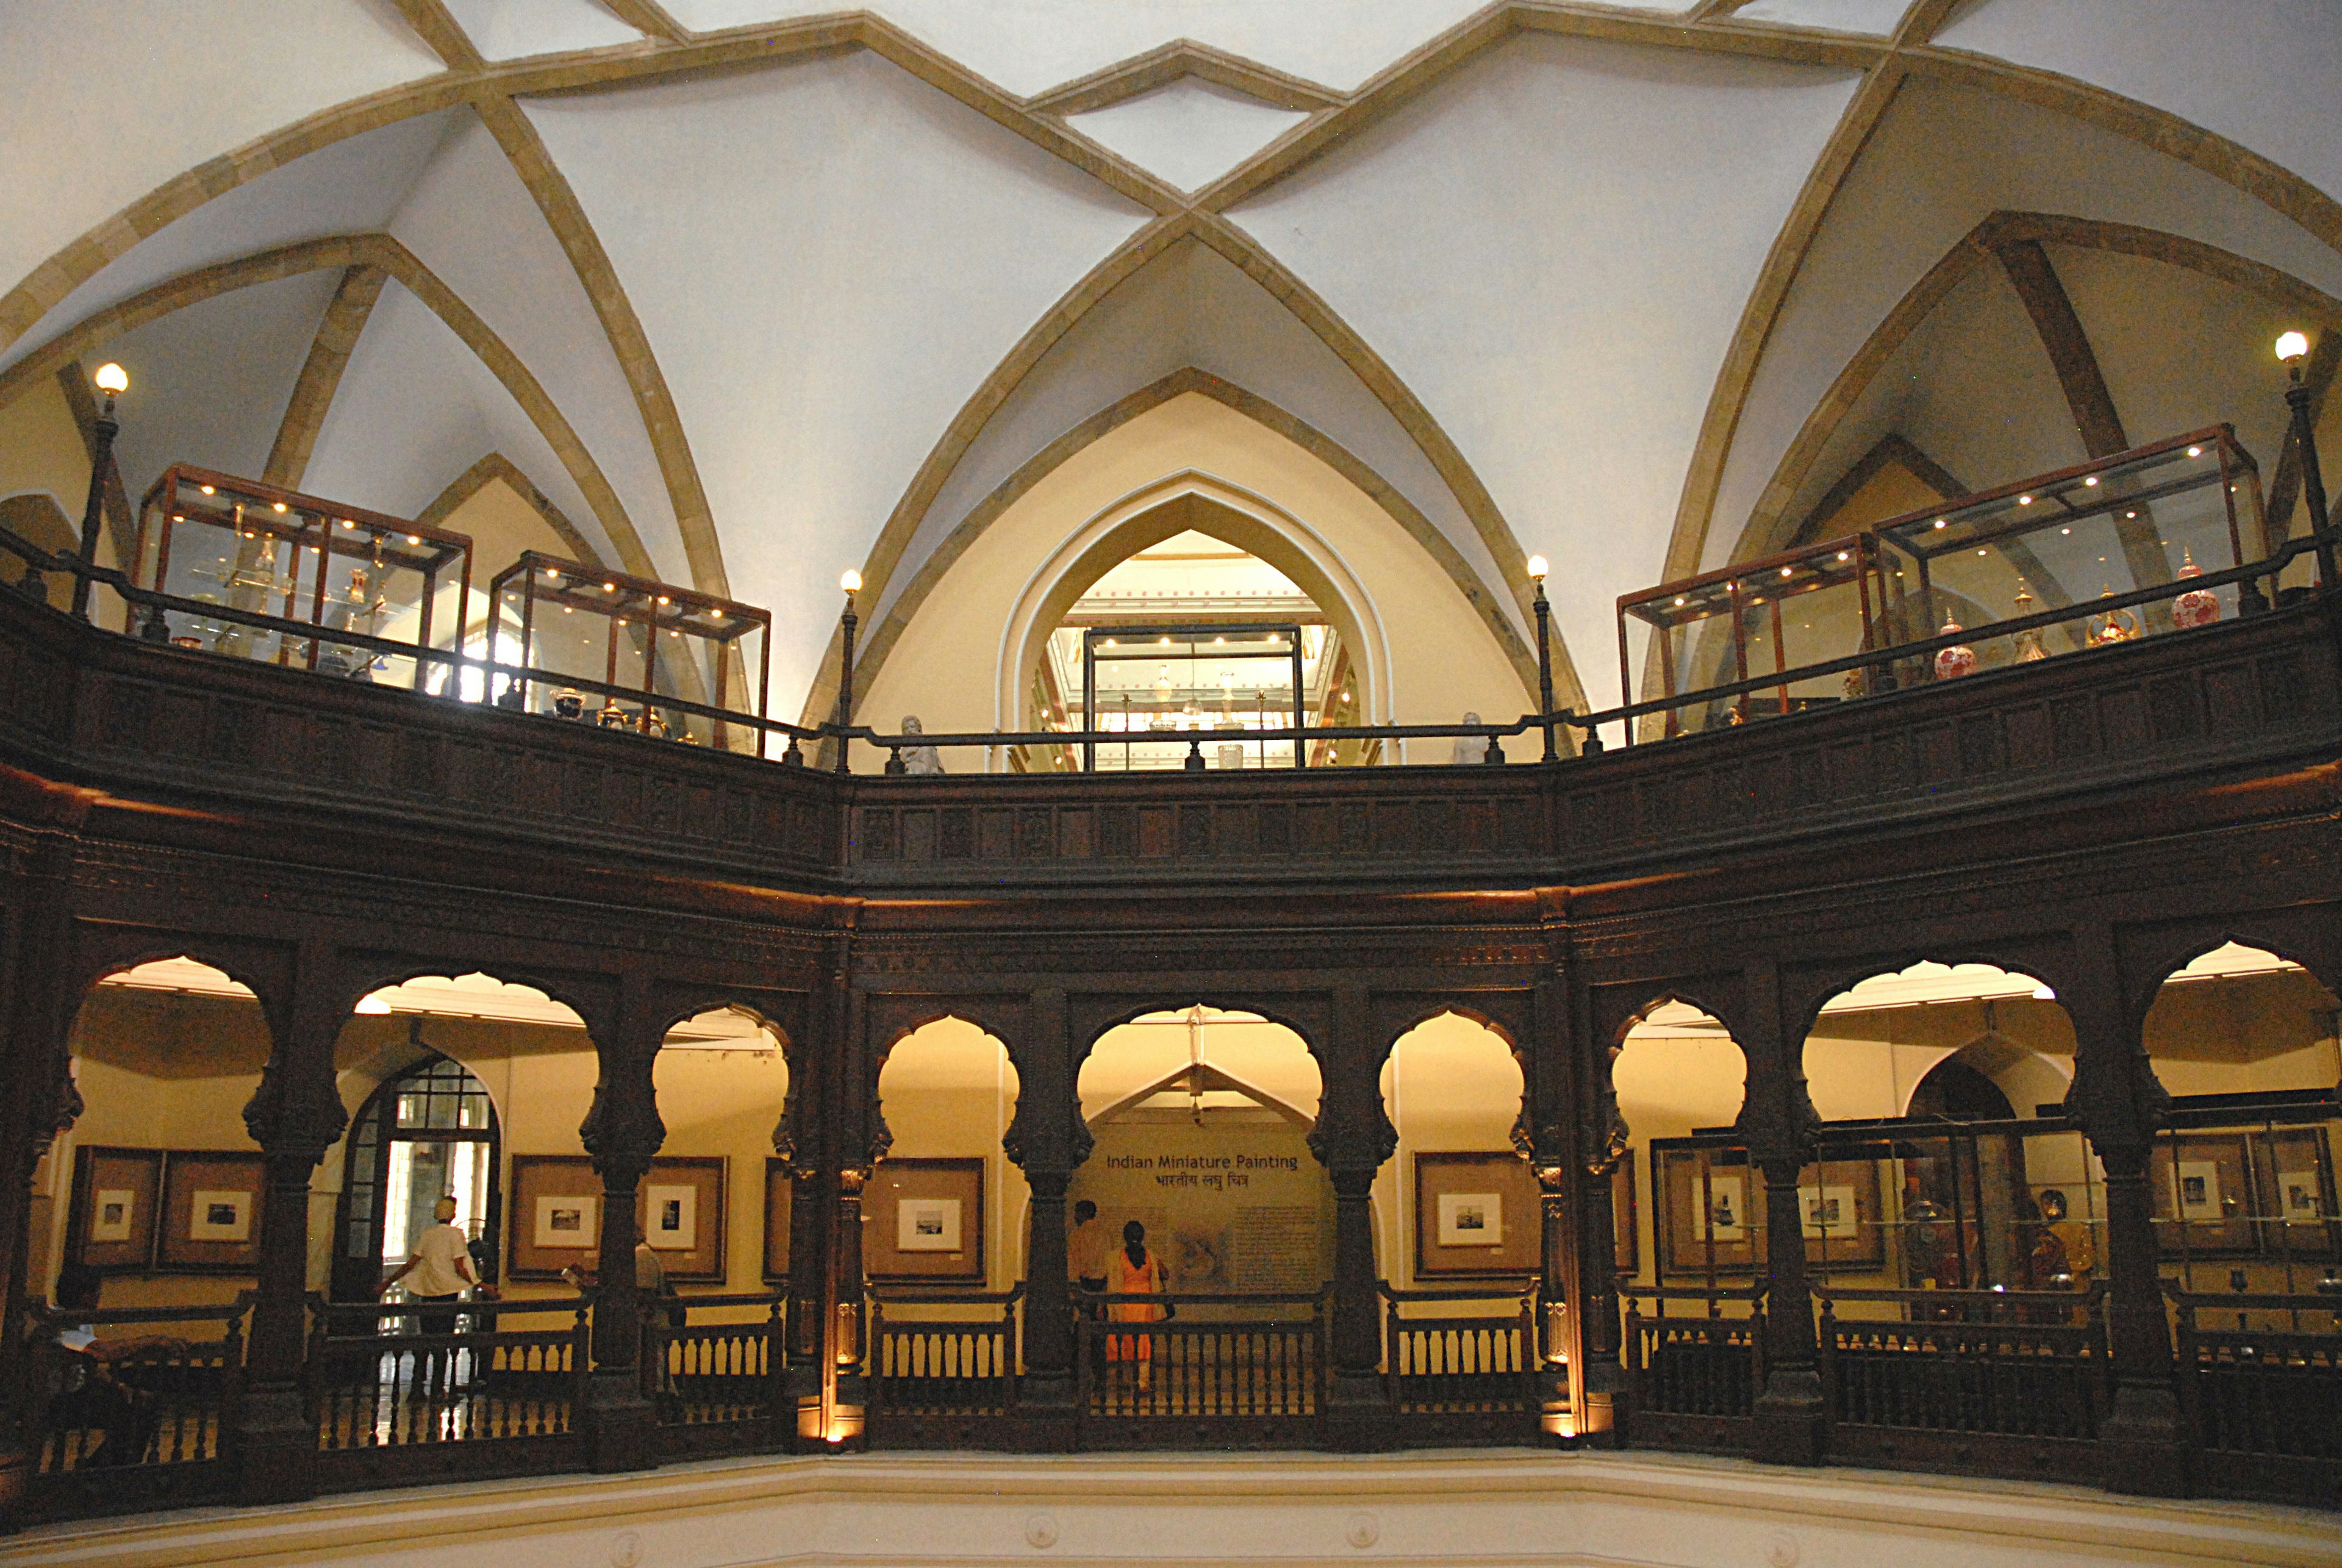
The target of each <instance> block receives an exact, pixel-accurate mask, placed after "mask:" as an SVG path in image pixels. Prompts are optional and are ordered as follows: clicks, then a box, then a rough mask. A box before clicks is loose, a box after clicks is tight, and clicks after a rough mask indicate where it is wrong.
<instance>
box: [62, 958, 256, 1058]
mask: <svg viewBox="0 0 2342 1568" xmlns="http://www.w3.org/2000/svg"><path fill="white" fill-rule="evenodd" d="M91 936H92V934H89V933H85V934H84V941H83V943H82V944H81V946H80V948H79V950H78V951H77V952H76V954H75V964H74V969H73V972H72V976H71V979H72V992H71V994H72V996H73V998H74V1003H73V1005H74V1008H75V1011H76V1012H77V1011H78V1010H79V1009H80V1008H81V1007H82V1006H83V1005H85V1004H86V1003H87V1002H88V1001H89V998H90V996H91V995H92V994H94V993H95V991H96V989H97V987H98V986H99V985H101V984H104V983H105V981H106V980H107V979H108V978H110V977H111V976H113V975H116V974H122V973H123V972H125V970H131V969H135V968H137V967H138V966H139V965H140V964H159V963H163V962H165V961H167V960H170V959H174V958H184V959H185V960H187V961H188V962H189V963H192V964H202V965H203V966H204V967H205V968H206V969H211V970H214V971H216V972H217V973H219V974H225V975H226V976H227V977H228V978H229V979H230V980H232V981H234V982H235V984H238V985H241V986H243V987H244V988H245V990H246V991H248V992H250V993H251V994H252V996H253V999H254V1000H255V1001H256V1002H257V1003H258V1004H260V1012H261V1018H262V1021H263V1022H264V1023H265V1024H266V1025H267V1028H268V1034H269V1039H270V1041H271V1043H272V1049H273V1048H274V1042H275V1041H277V1040H280V1039H282V1038H283V1037H284V1034H285V1022H286V1020H285V1014H284V1010H285V1008H287V1007H289V1006H290V1005H291V990H292V986H291V984H290V982H291V974H290V964H289V963H288V962H287V961H286V960H285V955H284V954H279V953H277V952H275V950H273V949H267V948H259V947H255V946H253V945H251V944H245V943H243V942H241V941H239V940H237V939H236V938H234V937H208V936H201V935H195V936H190V935H189V934H186V933H185V932H152V931H139V930H136V929H135V928H115V929H113V930H109V931H107V932H106V933H105V934H104V935H103V936H99V937H97V938H96V939H95V940H92V939H91Z"/></svg>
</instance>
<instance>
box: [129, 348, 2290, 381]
mask: <svg viewBox="0 0 2342 1568" xmlns="http://www.w3.org/2000/svg"><path fill="white" fill-rule="evenodd" d="M2294 335H2295V336H2296V337H2299V336H2300V334H2299V333H2296V334H2294ZM2302 352H2303V353H2304V354H2307V353H2308V352H2309V349H2308V345H2307V344H2305V345H2303V347H2302ZM2284 353H2285V347H2284V340H2283V339H2281V338H2280V339H2279V340H2278V345H2277V354H2278V357H2280V358H2282V357H2283V356H2284ZM90 379H91V380H92V381H94V382H95V383H97V389H98V390H99V391H100V392H102V393H104V394H105V395H106V396H108V397H119V396H121V395H122V394H124V393H125V392H127V391H129V390H130V373H129V372H128V371H126V370H125V369H123V368H122V367H121V366H120V365H115V363H113V362H112V361H111V360H109V361H107V362H106V363H105V364H104V365H99V366H98V367H97V374H96V375H93V376H91V377H90Z"/></svg>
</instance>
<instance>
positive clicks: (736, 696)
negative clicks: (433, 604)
mask: <svg viewBox="0 0 2342 1568" xmlns="http://www.w3.org/2000/svg"><path fill="white" fill-rule="evenodd" d="M488 599H489V603H490V604H491V605H492V606H493V608H494V614H495V626H496V630H495V638H494V640H493V643H492V646H491V652H490V654H489V658H490V660H491V662H492V663H494V664H495V665H497V666H498V672H497V673H498V674H499V675H500V676H501V677H502V683H501V685H502V689H501V690H500V691H499V692H498V693H497V694H496V701H497V702H498V703H499V704H502V705H503V706H505V707H508V708H515V709H518V710H520V711H522V712H525V713H535V714H548V715H550V716H552V717H555V718H561V719H569V720H575V721H576V722H578V723H581V724H597V725H599V726H601V727H603V728H605V729H625V730H632V731H634V732H636V734H644V735H651V736H655V737H661V738H665V739H667V740H674V741H681V742H684V743H686V744H692V745H713V746H716V747H717V748H719V749H723V750H732V751H747V752H756V751H758V750H759V748H760V744H761V736H762V734H763V731H761V730H760V729H758V728H757V727H756V725H754V724H733V723H727V722H726V720H725V719H724V718H723V717H721V716H717V715H716V714H704V713H692V712H689V711H687V710H686V709H685V708H683V707H681V706H678V705H677V701H678V699H679V700H680V701H681V702H683V703H689V704H695V705H696V706H698V707H703V708H712V709H716V710H717V711H718V714H736V715H743V716H753V717H755V718H758V719H761V718H763V717H764V716H765V704H766V696H767V693H768V691H769V688H770V684H771V680H772V620H773V618H772V616H771V614H769V613H767V612H766V611H764V610H760V609H757V608H756V607H755V606H754V605H751V604H737V603H736V602H734V601H733V600H730V599H719V598H716V597H715V596H714V595H712V594H701V593H697V592H695V591H694V590H692V589H689V588H682V587H677V586H676V585H675V584H671V583H656V582H653V581H651V580H650V579H649V578H646V577H630V576H627V575H626V574H624V573H621V572H610V571H605V570H603V569H602V568H600V567H596V566H586V565H581V564H578V563H576V562H575V561H565V560H562V559H561V558H560V557H558V556H554V555H545V554H539V553H538V552H536V551H534V550H528V551H524V552H522V554H521V555H520V558H519V559H518V560H516V561H515V562H514V563H513V564H511V565H509V566H507V567H505V569H504V570H503V571H501V572H499V573H497V574H496V575H495V581H494V582H493V583H491V584H489V587H488ZM596 684H598V685H600V686H603V687H607V688H611V689H610V690H606V691H592V690H586V689H581V688H582V687H590V686H593V685H596ZM751 699H753V703H754V705H753V707H751V706H746V705H743V704H746V702H748V701H749V700H751Z"/></svg>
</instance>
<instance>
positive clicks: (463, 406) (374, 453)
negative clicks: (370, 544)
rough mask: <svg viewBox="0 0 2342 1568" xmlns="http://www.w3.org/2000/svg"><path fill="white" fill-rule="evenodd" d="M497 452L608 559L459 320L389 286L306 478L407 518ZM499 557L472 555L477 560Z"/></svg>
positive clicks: (571, 490) (551, 459)
mask: <svg viewBox="0 0 2342 1568" xmlns="http://www.w3.org/2000/svg"><path fill="white" fill-rule="evenodd" d="M491 452H501V453H502V454H504V455H505V457H506V458H508V459H510V460H511V462H512V463H513V464H514V465H515V466H516V467H517V468H519V469H520V471H521V472H522V473H524V474H527V475H528V477H529V478H530V480H531V481H533V482H534V483H535V485H536V487H537V488H538V489H539V490H542V491H543V492H544V493H545V495H546V496H547V497H548V498H549V499H550V500H551V501H552V502H553V504H555V506H558V507H559V508H561V511H562V513H563V514H564V515H565V516H566V517H567V518H568V519H569V520H570V521H571V522H572V523H574V524H576V525H577V529H578V531H579V532H580V533H582V534H585V535H586V538H587V539H588V540H590V541H592V542H593V544H594V545H595V547H596V549H597V550H601V551H603V552H604V553H605V554H604V559H606V560H607V559H611V558H613V556H614V554H615V553H614V552H613V551H612V550H611V546H610V544H609V542H608V540H607V539H606V537H604V536H603V535H602V534H601V530H600V527H599V524H596V522H595V520H594V514H593V511H592V509H591V508H589V507H588V506H587V505H586V499H585V497H584V496H583V495H582V494H579V493H578V489H577V486H576V485H575V484H573V483H571V481H570V478H569V473H568V470H567V469H565V468H564V467H563V466H562V464H561V462H560V460H559V459H558V458H556V457H555V455H554V453H553V449H552V447H551V446H550V445H548V444H546V442H545V437H544V436H543V435H541V434H538V433H537V429H536V426H535V424H532V423H530V421H529V418H528V415H527V414H525V413H524V412H523V411H522V409H521V407H520V405H519V404H516V403H515V402H514V401H513V399H512V396H511V394H508V393H506V392H505V388H504V384H503V383H502V382H500V381H498V380H497V379H496V378H495V375H493V374H492V373H491V372H490V371H489V370H488V368H487V366H485V365H482V364H481V363H480V361H479V359H478V358H477V357H476V356H475V355H474V354H473V353H472V351H471V350H470V349H469V348H468V347H466V346H465V343H464V340H463V339H462V338H460V337H457V336H456V335H455V332H454V330H453V329H452V328H450V327H449V326H448V325H446V324H445V322H443V321H441V320H440V319H439V317H438V316H437V315H434V314H433V312H432V310H431V307H430V306H428V305H425V304H424V303H423V302H422V301H421V300H419V299H416V298H415V296H414V295H411V294H409V293H407V292H406V290H405V288H403V287H401V286H400V285H398V284H396V283H386V284H385V285H383V290H382V295H381V297H380V298H379V299H377V300H376V301H375V307H374V311H373V313H372V314H371V315H368V316H367V318H366V325H365V332H364V333H363V334H361V335H360V336H359V338H358V341H357V346H356V347H355V349H354V350H353V351H352V352H351V354H350V359H349V364H348V365H347V366H346V367H345V368H344V370H343V372H342V382H341V388H340V391H339V392H338V393H337V394H336V395H335V398H334V404H333V407H332V409H331V410H330V411H328V413H327V414H326V415H325V423H324V424H323V425H322V426H321V427H320V428H319V430H318V432H317V443H316V446H315V449H314V450H313V451H312V453H311V454H310V458H309V470H308V474H307V475H306V477H305V478H304V479H303V481H302V488H303V489H304V490H305V491H307V492H309V493H310V494H317V495H326V496H331V497H332V498H333V499H335V500H336V501H346V502H348V503H350V504H352V505H354V506H363V507H366V508H368V509H370V510H373V511H377V512H387V513H389V514H392V515H393V516H397V517H412V516H415V514H418V513H420V512H422V511H423V510H424V509H425V507H427V506H429V505H430V504H431V503H432V502H433V501H435V500H436V499H438V496H439V493H440V492H441V491H443V490H445V489H446V487H447V486H448V485H450V484H454V483H455V480H456V479H458V478H460V477H461V476H462V474H463V473H464V471H465V469H467V468H469V467H471V466H472V464H475V463H476V462H478V461H479V460H480V459H481V458H483V457H485V456H486V455H487V454H489V453H491ZM502 564H504V563H501V562H498V563H493V564H491V563H481V562H475V564H474V565H475V574H481V575H484V574H485V572H484V571H482V570H480V569H482V568H486V567H489V566H491V565H502Z"/></svg>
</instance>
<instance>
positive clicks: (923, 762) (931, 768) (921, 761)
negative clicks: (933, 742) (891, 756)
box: [899, 714, 944, 774]
mask: <svg viewBox="0 0 2342 1568" xmlns="http://www.w3.org/2000/svg"><path fill="white" fill-rule="evenodd" d="M903 733H904V734H906V735H923V734H926V733H927V732H926V731H925V730H924V729H921V728H920V727H919V719H918V715H917V714H905V715H904V717H903ZM899 755H900V756H901V757H902V759H903V771H904V772H905V773H906V774H940V773H942V772H943V771H944V759H943V758H942V756H940V755H939V754H937V753H936V748H935V747H933V746H905V747H904V748H903V749H902V751H901V752H900V753H899Z"/></svg>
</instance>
